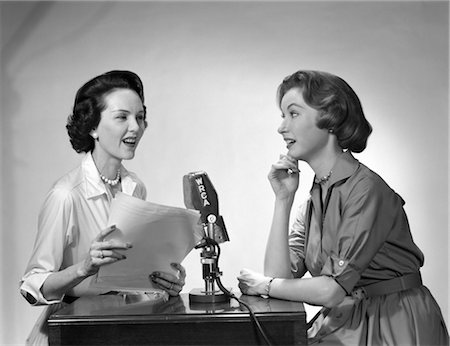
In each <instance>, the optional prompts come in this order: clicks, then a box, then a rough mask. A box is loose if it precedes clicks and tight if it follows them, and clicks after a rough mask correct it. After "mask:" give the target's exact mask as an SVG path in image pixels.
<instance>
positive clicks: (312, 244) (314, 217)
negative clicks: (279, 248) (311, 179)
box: [289, 152, 449, 345]
mask: <svg viewBox="0 0 450 346" xmlns="http://www.w3.org/2000/svg"><path fill="white" fill-rule="evenodd" d="M332 172H333V173H332V175H331V177H330V181H329V186H330V187H329V189H328V191H327V197H326V199H325V202H324V203H323V202H322V201H321V186H320V185H319V184H313V187H312V189H311V198H310V199H309V200H308V202H307V203H306V204H305V206H303V207H302V208H301V210H300V213H299V215H298V218H297V219H296V221H295V223H294V225H293V227H292V230H291V234H290V238H289V244H290V250H291V254H290V255H291V261H292V270H293V273H294V276H295V277H301V276H303V275H304V273H305V272H306V271H309V272H310V274H311V275H312V276H313V277H314V276H321V275H326V276H330V277H333V278H334V279H335V280H336V282H337V283H338V284H339V285H341V286H342V288H343V289H344V290H345V291H346V293H347V297H346V298H345V299H344V301H343V302H342V303H341V304H340V305H338V306H336V307H333V308H332V309H322V312H323V314H322V315H320V316H319V318H318V319H317V320H316V321H315V322H314V324H313V326H312V327H311V328H310V329H309V331H308V337H309V338H310V340H309V341H310V343H314V342H318V343H321V344H324V345H325V344H329V345H448V344H449V337H448V331H447V328H446V326H445V322H444V320H443V317H442V313H441V310H440V308H439V306H438V304H437V303H436V301H435V300H434V298H433V296H432V295H431V293H430V292H429V290H428V289H427V288H426V287H425V286H423V285H422V284H421V282H420V283H419V284H416V285H413V286H412V287H406V289H405V288H403V289H401V290H397V291H395V292H392V293H388V294H380V295H375V296H372V295H371V296H367V295H364V294H362V295H361V289H359V290H358V288H359V287H367V285H370V284H374V283H379V282H381V281H384V283H386V281H385V280H390V279H394V278H398V277H401V276H405V275H408V274H413V275H416V276H419V275H420V274H419V273H420V272H419V269H420V267H421V266H422V265H423V261H424V257H423V254H422V252H421V251H420V249H419V248H418V247H417V246H416V244H415V243H414V241H413V239H412V236H411V232H410V229H409V224H408V220H407V217H406V214H405V212H404V209H403V205H404V201H403V199H402V198H401V197H400V196H399V195H398V194H397V193H395V192H394V191H393V190H392V189H391V188H390V187H389V186H388V185H387V184H386V183H385V182H384V181H383V180H382V179H381V178H380V177H379V176H378V175H377V174H376V173H374V172H373V171H371V170H370V169H368V168H367V167H366V166H364V165H363V164H361V163H360V162H359V161H358V160H356V159H355V158H354V157H353V156H352V155H351V153H349V152H345V153H343V154H342V155H341V156H340V157H339V159H338V160H337V162H336V164H335V166H334V167H333V170H332ZM397 281H398V280H397ZM416 281H417V280H416ZM372 287H373V286H372Z"/></svg>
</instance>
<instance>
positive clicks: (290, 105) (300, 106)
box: [286, 102, 306, 109]
mask: <svg viewBox="0 0 450 346" xmlns="http://www.w3.org/2000/svg"><path fill="white" fill-rule="evenodd" d="M292 106H295V107H299V108H302V109H306V108H305V107H303V106H302V105H299V104H298V103H295V102H292V103H290V104H289V105H288V106H287V107H286V108H287V109H289V108H290V107H292Z"/></svg>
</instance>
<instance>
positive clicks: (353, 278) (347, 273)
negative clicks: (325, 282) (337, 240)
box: [321, 255, 361, 294]
mask: <svg viewBox="0 0 450 346" xmlns="http://www.w3.org/2000/svg"><path fill="white" fill-rule="evenodd" d="M321 274H322V275H326V276H331V277H332V278H334V279H335V280H336V282H337V283H338V284H339V285H341V286H342V288H343V289H344V290H345V291H346V292H347V294H350V293H351V292H352V290H353V287H355V285H356V283H357V282H358V280H359V279H360V277H361V275H360V273H359V272H358V271H357V270H355V268H353V267H352V265H351V264H349V262H348V260H347V259H345V258H339V257H338V256H336V255H331V256H330V257H328V259H327V261H326V262H325V265H324V266H323V268H322V272H321Z"/></svg>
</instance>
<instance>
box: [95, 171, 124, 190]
mask: <svg viewBox="0 0 450 346" xmlns="http://www.w3.org/2000/svg"><path fill="white" fill-rule="evenodd" d="M100 179H101V180H103V182H104V183H105V184H109V185H111V186H116V185H117V184H118V183H119V182H120V169H119V170H117V175H116V178H115V179H113V180H111V179H108V178H106V177H105V176H104V175H103V174H101V173H100Z"/></svg>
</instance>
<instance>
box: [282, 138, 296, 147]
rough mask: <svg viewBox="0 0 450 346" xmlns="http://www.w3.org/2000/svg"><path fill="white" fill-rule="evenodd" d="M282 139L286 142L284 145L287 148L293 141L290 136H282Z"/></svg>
mask: <svg viewBox="0 0 450 346" xmlns="http://www.w3.org/2000/svg"><path fill="white" fill-rule="evenodd" d="M284 141H285V142H286V146H287V147H288V148H289V147H290V146H292V145H293V144H294V143H295V140H293V139H291V138H284Z"/></svg>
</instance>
